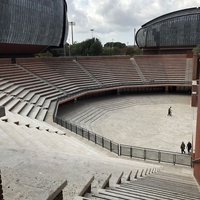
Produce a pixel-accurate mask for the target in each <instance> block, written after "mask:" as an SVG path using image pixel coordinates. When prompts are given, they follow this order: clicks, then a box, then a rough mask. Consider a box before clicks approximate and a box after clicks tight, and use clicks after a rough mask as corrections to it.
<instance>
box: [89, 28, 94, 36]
mask: <svg viewBox="0 0 200 200" xmlns="http://www.w3.org/2000/svg"><path fill="white" fill-rule="evenodd" d="M90 31H91V33H92V38H93V32H94V29H93V28H92V29H90Z"/></svg>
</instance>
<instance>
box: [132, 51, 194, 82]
mask: <svg viewBox="0 0 200 200" xmlns="http://www.w3.org/2000/svg"><path fill="white" fill-rule="evenodd" d="M134 59H135V61H136V63H137V65H138V66H139V68H140V70H141V72H142V74H143V75H144V77H145V78H146V80H147V81H150V82H151V81H155V82H168V83H170V82H171V83H185V82H186V80H187V81H189V82H191V81H192V76H191V74H190V75H189V76H190V77H188V74H187V73H189V72H188V70H186V69H187V68H188V66H187V62H186V55H185V54H181V55H145V56H134ZM186 77H187V78H186Z"/></svg>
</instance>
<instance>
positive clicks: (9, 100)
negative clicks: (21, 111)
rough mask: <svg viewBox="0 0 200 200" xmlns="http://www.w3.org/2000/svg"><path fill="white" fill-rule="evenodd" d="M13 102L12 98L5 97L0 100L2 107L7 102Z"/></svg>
mask: <svg viewBox="0 0 200 200" xmlns="http://www.w3.org/2000/svg"><path fill="white" fill-rule="evenodd" d="M12 100H13V97H12V96H5V97H4V98H3V99H2V100H1V102H0V104H1V105H2V106H6V105H7V104H8V103H9V102H11V101H12Z"/></svg>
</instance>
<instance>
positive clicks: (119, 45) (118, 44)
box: [104, 42, 126, 49]
mask: <svg viewBox="0 0 200 200" xmlns="http://www.w3.org/2000/svg"><path fill="white" fill-rule="evenodd" d="M104 47H108V48H113V47H118V48H120V49H123V48H125V47H126V44H125V43H121V42H107V43H106V44H105V45H104Z"/></svg>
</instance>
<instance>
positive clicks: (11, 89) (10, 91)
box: [4, 85, 19, 94]
mask: <svg viewBox="0 0 200 200" xmlns="http://www.w3.org/2000/svg"><path fill="white" fill-rule="evenodd" d="M18 88H19V86H18V85H13V86H11V87H10V88H8V89H6V90H5V91H4V92H5V93H8V94H10V93H12V92H14V91H15V90H16V89H18Z"/></svg>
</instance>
